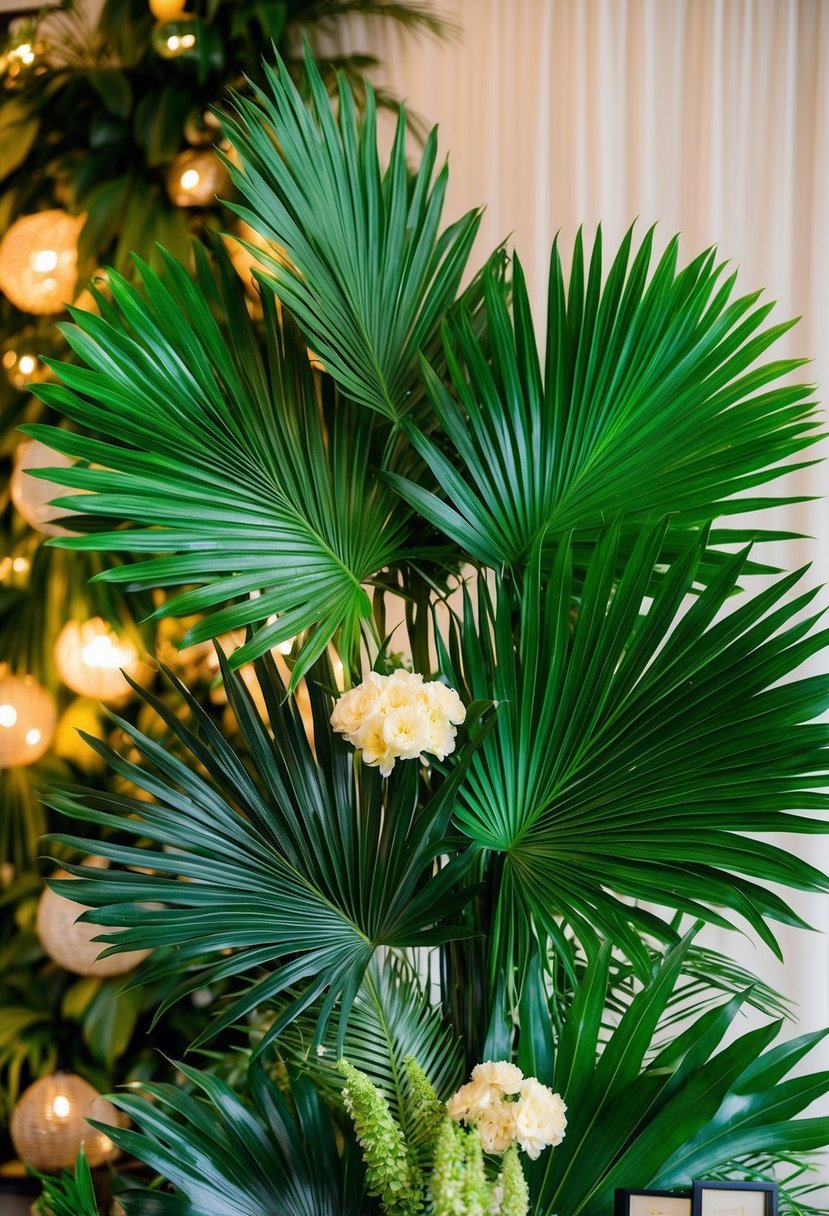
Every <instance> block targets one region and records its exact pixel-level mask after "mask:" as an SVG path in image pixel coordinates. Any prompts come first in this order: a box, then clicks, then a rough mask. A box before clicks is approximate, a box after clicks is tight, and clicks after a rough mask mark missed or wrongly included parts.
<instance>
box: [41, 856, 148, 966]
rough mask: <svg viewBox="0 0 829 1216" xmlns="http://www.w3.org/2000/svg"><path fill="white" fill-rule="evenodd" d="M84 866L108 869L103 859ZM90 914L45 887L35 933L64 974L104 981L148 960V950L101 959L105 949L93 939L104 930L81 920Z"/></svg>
mask: <svg viewBox="0 0 829 1216" xmlns="http://www.w3.org/2000/svg"><path fill="white" fill-rule="evenodd" d="M83 864H84V865H85V866H99V867H101V868H105V867H106V864H107V863H106V862H105V861H104V859H103V858H102V857H86V858H84V863H83ZM52 877H53V878H69V875H68V874H66V873H64V872H63V871H62V870H58V871H57V873H55V874H53V875H52ZM87 911H89V909H88V907H87V906H86V905H85V904H78V903H75V902H74V900H71V899H68V898H67V897H66V896H65V895H58V893H57V892H56V891H52V890H51V889H50V888H49V887H45V888H44V890H43V893H42V894H41V896H40V900H39V902H38V905H37V918H36V920H35V929H36V931H37V935H38V937H39V938H40V941H41V944H42V946H43V949H44V950H45V951H46V953H47V954H48V955H49V957H50V958H51V959H52V960H53V961H54V962H56V963H57V964H58V965H59V966H60V967H63V969H64V970H65V971H72V972H74V973H75V974H76V975H95V976H100V977H102V978H104V977H107V976H113V975H125V974H126V973H127V972H128V971H134V970H135V968H136V967H137V966H138V964H139V963H142V962H143V961H144V959H145V958H147V957H148V956H149V953H150V951H149V950H129V951H126V952H125V953H123V954H111V955H109V956H108V957H107V958H102V959H99V958H98V955H99V954H100V953H101V951H102V950H103V949H104V948H105V947H104V945H103V944H102V943H101V942H96V941H93V940H92V939H93V938H94V937H97V936H98V934H99V933H101V932H102V930H101V926H100V925H92V924H87V923H86V922H84V921H79V920H78V917H79V916H81V915H82V914H83V913H84V912H87Z"/></svg>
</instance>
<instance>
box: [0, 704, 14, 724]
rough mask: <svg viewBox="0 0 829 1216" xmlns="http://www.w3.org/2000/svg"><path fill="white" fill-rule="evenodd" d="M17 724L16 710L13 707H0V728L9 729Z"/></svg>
mask: <svg viewBox="0 0 829 1216" xmlns="http://www.w3.org/2000/svg"><path fill="white" fill-rule="evenodd" d="M16 722H17V710H16V709H15V708H14V706H13V705H0V726H5V727H6V728H7V729H10V728H11V727H12V726H14V725H15V723H16Z"/></svg>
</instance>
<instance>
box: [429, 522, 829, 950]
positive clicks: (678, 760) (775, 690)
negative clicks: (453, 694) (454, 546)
mask: <svg viewBox="0 0 829 1216" xmlns="http://www.w3.org/2000/svg"><path fill="white" fill-rule="evenodd" d="M666 526H667V525H666V524H663V525H662V526H661V527H659V528H657V529H655V530H651V531H646V532H643V533H642V534H641V535H640V537H639V539H638V541H637V543H636V545H635V547H634V550H633V552H632V554H631V556H630V559H629V560H628V561H627V563H626V565H625V567H624V569H623V570H620V569H619V566H618V557H617V549H618V540H619V528H618V527H613V528H610V529H609V530H608V531H607V532H606V534H605V535H604V537H603V538H602V540H601V542H600V544H599V545H598V547H597V549H596V552H595V555H594V557H593V559H592V561H591V563H590V565H589V567H588V569H587V573H586V577H585V581H584V585H583V588H582V590H581V596H580V599H579V601H578V602H577V606H576V609H575V619H574V620H573V618H572V617H571V612H572V611H573V603H574V601H573V593H572V555H571V551H570V546H569V545H568V543H567V542H566V541H564V542H562V543H561V544H560V545H559V547H558V551H557V553H556V555H555V561H554V566H553V571H552V575H551V577H550V579H549V581H548V582H547V583H546V585H543V584H542V578H541V545H540V544H538V545H536V547H535V551H534V554H533V556H532V559H531V562H530V568H529V571H528V575H527V579H526V582H525V584H524V586H523V588H522V589H521V592H520V595H518V594H517V593H516V591H515V589H514V586H513V584H512V583H511V582H510V580H508V579H504V578H501V579H498V580H497V594H496V598H495V601H494V602H493V599H492V597H491V595H490V593H489V591H488V588H487V585H486V583H485V581H484V580H483V579H482V580H480V581H479V584H478V599H479V604H478V609H477V613H476V610H475V608H474V607H473V605H472V602H471V600H470V598H469V596H467V598H466V602H465V611H464V616H463V621H462V627H461V629H460V630H459V629H458V627H457V625H453V626H452V629H451V632H450V638H449V648H448V651H447V649H446V647H442V663H443V667H444V671H445V673H446V674H447V676H448V677H449V679H450V681H451V682H452V683H453V684H454V685H455V686H456V687H460V681H461V678H462V677H461V671H460V668H461V666H462V667H463V671H464V673H465V679H466V682H467V687H468V691H469V695H470V696H480V695H481V692H482V690H483V689H484V688H485V689H486V690H487V693H488V694H489V695H490V696H494V698H495V700H496V701H497V702H499V703H500V704H499V711H498V722H497V726H496V729H495V731H494V732H493V733H492V735H491V736H490V737H489V738H488V739H487V740H486V742H485V743H484V745H483V747H482V749H481V751H480V753H479V754H478V755H477V756H476V757H475V760H474V762H473V765H472V767H471V769H470V771H469V774H468V776H467V779H466V781H465V783H464V785H463V787H462V790H461V794H460V798H459V801H458V809H457V813H456V820H457V823H458V825H459V826H460V827H461V828H462V830H463V831H464V832H466V833H467V834H468V835H469V836H470V837H471V839H472V840H473V841H474V842H475V844H476V845H477V846H478V847H479V848H481V849H486V850H490V851H492V852H493V853H496V854H499V855H501V856H502V860H503V867H504V872H503V880H502V883H501V888H500V896H499V902H498V905H497V907H496V911H495V918H494V926H493V933H494V940H495V943H496V944H495V947H494V949H496V950H497V949H500V950H503V949H505V948H506V943H507V942H508V941H509V940H510V938H511V935H514V934H517V939H518V940H519V941H523V942H526V941H527V933H526V929H525V927H524V926H525V922H526V918H527V915H528V914H529V915H530V916H531V918H532V920H533V921H534V923H535V924H536V925H537V926H543V928H544V931H545V932H546V933H548V934H549V935H550V937H551V939H552V941H553V943H554V944H555V946H556V948H557V949H558V950H560V951H562V952H563V953H564V954H565V955H566V954H567V953H569V947H568V944H567V940H566V938H565V936H564V935H563V932H562V928H561V924H560V922H559V919H558V918H559V917H563V918H564V920H565V921H566V922H567V923H568V924H569V925H570V926H571V927H572V929H573V931H574V933H575V935H576V937H577V938H578V939H579V940H580V941H581V942H582V944H583V945H584V946H585V947H586V949H587V951H588V953H592V951H593V950H595V948H596V945H597V943H598V941H599V940H600V938H602V937H605V938H609V939H610V940H612V941H613V942H615V943H616V944H617V945H619V946H621V947H622V948H623V949H624V951H625V952H626V953H627V955H628V957H629V958H630V959H631V961H633V962H635V963H637V965H638V968H639V970H640V972H643V973H644V974H647V972H648V970H649V967H650V961H649V957H648V955H647V951H645V950H644V947H643V945H642V942H641V938H640V934H642V933H644V934H648V933H654V932H655V933H657V934H658V935H660V936H661V937H662V938H663V940H665V939H667V940H670V939H671V937H672V936H673V934H674V931H673V929H672V928H671V926H670V925H669V924H668V923H667V922H664V921H662V920H661V918H659V917H658V916H657V915H656V914H655V913H653V912H649V911H647V910H646V909H645V908H643V907H637V906H634V905H632V904H630V903H626V902H623V900H622V899H620V898H619V897H620V896H623V897H628V898H632V899H633V900H644V901H650V902H651V903H656V904H659V905H662V906H665V907H669V908H674V909H677V910H679V911H682V912H685V913H688V914H690V915H692V916H694V917H699V918H701V919H703V920H707V921H711V922H714V923H716V924H726V923H729V922H728V921H727V920H726V918H725V917H724V916H723V915H722V913H721V912H720V911H719V907H720V906H721V907H724V908H727V909H731V910H732V911H733V912H735V913H737V914H739V915H740V916H742V917H744V918H745V919H746V920H747V921H748V922H749V923H750V924H751V925H752V926H753V928H754V929H755V930H756V931H757V933H758V934H759V935H760V936H761V938H762V939H763V940H764V941H765V942H767V943H768V945H769V946H771V948H772V949H774V950H777V944H776V941H775V938H774V936H773V934H772V932H771V930H770V928H769V927H768V925H767V924H766V918H772V919H777V920H780V921H783V922H786V923H795V924H797V923H801V922H800V921H799V920H798V918H797V917H796V916H795V915H794V914H793V913H792V912H791V911H790V909H789V908H788V906H787V905H786V903H785V902H784V901H783V900H782V899H781V898H780V897H779V896H778V895H776V894H775V893H774V892H773V891H772V890H771V889H770V884H772V883H779V884H781V885H783V886H788V887H795V888H801V889H806V890H823V891H825V890H827V887H828V886H829V883H828V882H827V879H826V877H825V876H824V875H823V874H821V873H820V872H819V871H818V870H816V869H815V868H813V867H812V866H809V865H808V864H807V863H806V862H804V861H801V860H799V859H798V858H796V857H794V856H791V855H790V854H788V853H786V852H784V851H783V850H782V849H779V848H777V847H775V846H773V845H772V844H769V843H767V842H765V841H762V840H756V839H752V840H750V841H748V840H746V839H745V838H744V836H743V835H742V833H745V832H772V831H791V832H807V833H808V832H824V831H826V830H827V829H826V824H825V823H824V822H821V821H820V820H818V819H816V818H814V819H813V818H808V817H805V816H802V815H797V814H790V813H789V812H790V811H791V809H792V808H793V807H796V808H799V809H801V810H825V809H826V808H827V806H829V798H828V797H827V795H826V794H825V793H820V792H816V790H817V789H818V788H819V787H820V786H822V785H823V784H825V779H826V775H827V761H826V756H827V751H826V748H827V742H829V728H828V727H827V726H826V725H825V724H817V723H815V722H814V719H815V718H817V717H818V716H819V715H820V714H821V713H822V712H823V711H824V710H825V708H826V706H827V704H829V678H827V677H825V676H815V677H809V678H802V679H793V680H789V682H787V683H785V684H782V685H781V684H780V681H781V680H783V679H784V678H787V677H789V676H791V675H792V673H794V672H795V671H796V670H797V668H798V667H799V666H800V664H802V663H803V662H804V661H805V660H807V659H808V658H809V657H810V656H811V655H813V654H815V653H816V652H817V651H818V650H820V649H821V648H822V647H824V646H825V645H826V640H827V634H826V631H812V632H810V628H811V626H812V624H813V623H814V621H815V620H816V619H817V617H813V618H811V619H809V618H808V617H807V619H805V620H804V619H802V614H803V613H804V612H805V610H806V608H807V606H808V605H809V603H810V601H811V600H812V598H813V595H814V592H806V593H802V594H800V595H798V596H797V597H796V598H794V599H792V600H790V601H789V600H786V599H785V597H786V596H787V593H788V592H790V591H791V589H792V588H793V587H794V586H795V585H796V583H797V581H798V578H799V574H794V575H789V576H786V577H785V578H782V579H780V580H778V582H777V583H775V584H774V585H773V586H771V587H769V588H768V589H767V590H765V591H763V592H761V593H760V594H757V595H754V596H753V597H746V598H745V599H744V600H743V602H742V603H741V604H740V605H739V606H738V607H737V608H735V609H734V610H733V611H731V612H730V613H729V614H728V615H727V616H725V617H724V618H723V619H718V617H719V614H720V613H721V612H722V610H723V608H724V607H725V606H726V604H727V603H728V602H729V600H730V598H731V596H732V595H733V593H734V590H735V587H736V585H737V581H738V579H739V577H740V574H741V570H742V567H743V562H744V560H745V555H744V554H737V555H735V556H733V557H731V558H730V559H729V561H728V562H727V563H726V564H725V565H724V566H723V568H722V571H721V572H720V574H719V575H718V576H717V578H716V579H715V580H714V581H712V583H711V584H710V586H709V587H708V588H707V589H706V590H705V591H704V592H703V593H702V594H701V595H700V596H699V597H698V598H697V599H696V600H694V601H693V602H692V603H691V605H690V607H687V597H688V593H689V592H690V590H691V588H692V586H693V584H694V579H695V571H696V568H697V566H698V563H699V561H700V558H701V556H702V554H703V552H704V548H705V541H704V537H703V538H702V539H701V540H699V541H696V542H694V543H693V544H692V545H690V546H689V547H688V549H687V551H686V553H685V554H684V556H683V557H682V558H681V559H680V560H677V561H675V562H673V564H672V565H671V566H670V567H669V568H668V569H667V571H666V572H665V574H664V577H663V579H662V580H661V582H660V584H659V585H658V587H657V588H656V589H655V590H653V589H652V588H651V586H650V584H651V574H652V571H653V568H654V566H655V564H656V562H657V560H658V555H659V552H660V547H661V544H662V538H663V536H664V532H665V527H666ZM800 573H802V572H800ZM650 595H652V597H653V598H652V600H648V599H647V597H648V596H650ZM686 608H687V610H686V611H685V612H684V615H682V614H683V609H686ZM819 615H820V614H817V616H819ZM453 656H454V657H453Z"/></svg>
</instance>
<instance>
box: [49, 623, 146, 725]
mask: <svg viewBox="0 0 829 1216" xmlns="http://www.w3.org/2000/svg"><path fill="white" fill-rule="evenodd" d="M55 662H56V664H57V668H58V674H59V675H60V678H61V680H63V682H64V684H66V686H67V687H68V688H71V689H72V691H73V692H76V693H79V694H80V695H81V696H82V697H94V698H95V700H96V701H104V702H106V703H107V704H109V705H118V704H121V703H122V702H123V701H126V700H128V698H129V697H131V696H132V689H131V687H130V686H129V684H128V683H127V681H126V680H125V679H124V677H123V675H122V674H121V669H122V668H123V669H124V671H126V672H127V674H128V675H130V676H132V677H133V679H135V677H136V676H137V675H138V673H139V671H140V668H141V659H140V656H139V654H138V648H137V647H136V645H135V643H134V642H133V641H132V640H131V639H130V638H127V637H124V636H123V635H120V634H118V633H116V631H115V630H114V629H113V628H112V627H111V626H110V625H108V624H107V622H106V621H104V620H102V619H101V617H93V618H92V619H91V620H88V621H69V622H68V623H67V624H66V625H64V627H63V629H62V630H61V631H60V633H59V634H58V638H57V641H56V642H55Z"/></svg>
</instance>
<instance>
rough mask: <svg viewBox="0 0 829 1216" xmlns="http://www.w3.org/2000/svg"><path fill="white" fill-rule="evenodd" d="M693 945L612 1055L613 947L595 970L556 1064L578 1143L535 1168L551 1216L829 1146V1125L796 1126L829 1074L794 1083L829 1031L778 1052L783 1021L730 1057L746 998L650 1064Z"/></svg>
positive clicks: (668, 967) (667, 961)
mask: <svg viewBox="0 0 829 1216" xmlns="http://www.w3.org/2000/svg"><path fill="white" fill-rule="evenodd" d="M689 944H690V935H689V936H688V937H687V938H685V939H684V940H683V941H682V942H681V943H680V944H679V945H677V946H676V947H674V949H672V950H671V951H670V952H669V953H668V954H667V955H666V956H665V958H664V961H663V962H662V964H661V966H660V967H659V968H658V970H657V971H656V973H655V974H654V975H653V977H652V978H650V979H649V980H648V981H647V982H646V983H645V984H644V986H643V987H642V989H641V991H640V992H639V993H638V994H637V995H636V997H635V998H634V1000H633V1001H632V1002H631V1004H630V1006H629V1008H628V1010H627V1012H626V1013H625V1014H624V1016H623V1017H622V1019H621V1021H620V1022H619V1025H618V1026H617V1027H616V1029H615V1030H614V1032H613V1033H612V1035H611V1037H610V1038H609V1039H608V1040H607V1041H606V1042H605V1043H604V1044H603V1045H602V1044H601V1041H600V1034H601V1027H602V1021H603V1018H604V1011H605V1004H606V996H607V986H608V977H609V962H610V947H609V945H606V946H605V947H603V948H602V950H601V952H600V954H599V955H598V956H597V957H596V958H595V959H594V960H593V962H592V964H591V965H590V967H589V968H588V971H587V973H586V975H585V977H584V981H583V983H582V984H581V986H580V988H579V991H578V992H577V994H576V997H575V1000H574V1002H573V1005H572V1007H571V1009H570V1010H569V1012H568V1015H567V1020H566V1023H565V1026H564V1030H563V1032H562V1035H561V1038H560V1041H559V1047H558V1056H557V1059H556V1071H555V1086H556V1089H557V1090H559V1091H560V1092H561V1093H562V1095H563V1096H564V1098H565V1100H566V1102H567V1104H568V1126H567V1135H566V1137H565V1139H564V1142H563V1144H561V1145H560V1146H559V1147H558V1148H556V1149H555V1150H554V1151H553V1152H552V1153H550V1154H549V1156H548V1157H547V1160H546V1161H544V1160H543V1159H542V1160H541V1161H539V1162H538V1163H536V1164H534V1165H531V1166H530V1167H529V1169H528V1174H529V1176H530V1180H531V1187H532V1189H533V1190H534V1193H535V1210H536V1212H537V1213H538V1214H539V1216H542V1214H543V1216H547V1214H548V1213H552V1212H561V1211H566V1212H571V1213H572V1214H573V1216H600V1213H601V1212H603V1211H607V1209H608V1205H609V1204H610V1203H612V1197H613V1190H614V1188H615V1187H623V1186H631V1187H643V1186H653V1187H671V1186H681V1185H686V1184H687V1183H689V1182H690V1180H691V1179H692V1178H700V1177H707V1176H708V1175H709V1171H711V1170H713V1169H716V1168H717V1167H718V1166H722V1165H724V1164H726V1163H728V1162H731V1161H733V1159H734V1158H735V1157H737V1156H740V1155H749V1154H751V1153H758V1152H763V1153H766V1154H769V1155H770V1156H772V1157H773V1156H775V1155H776V1154H778V1153H779V1154H781V1155H783V1156H785V1155H786V1154H787V1153H791V1152H792V1151H795V1152H798V1151H807V1152H808V1151H810V1150H812V1149H814V1148H817V1147H819V1146H820V1145H822V1144H825V1142H826V1139H827V1136H829V1119H826V1118H805V1119H798V1118H796V1117H795V1116H797V1115H799V1114H800V1113H801V1112H802V1111H803V1110H805V1109H806V1107H807V1106H809V1104H810V1103H811V1102H812V1101H813V1100H814V1099H815V1098H816V1097H817V1096H819V1095H820V1094H822V1093H824V1092H825V1091H826V1087H827V1083H829V1075H828V1074H826V1073H817V1074H811V1075H807V1076H798V1077H796V1078H794V1079H790V1080H784V1079H783V1078H785V1077H786V1076H787V1075H788V1074H789V1073H790V1072H791V1070H792V1069H794V1068H795V1067H796V1066H797V1065H798V1064H799V1063H800V1061H802V1060H803V1059H805V1058H806V1057H807V1056H808V1054H809V1052H810V1051H811V1050H812V1049H813V1048H815V1047H816V1046H817V1045H818V1044H819V1043H820V1041H821V1039H823V1038H824V1037H825V1034H826V1032H825V1031H822V1032H817V1033H813V1034H806V1035H801V1036H800V1037H799V1038H796V1039H792V1040H790V1041H788V1042H784V1043H782V1044H779V1045H777V1046H774V1047H772V1046H771V1044H772V1043H773V1042H774V1040H775V1038H776V1037H777V1035H778V1033H779V1030H780V1026H781V1022H779V1021H778V1022H772V1023H770V1024H769V1025H767V1026H762V1027H760V1028H759V1029H756V1030H751V1031H748V1032H747V1033H745V1034H742V1035H740V1036H739V1037H737V1038H736V1039H734V1040H733V1041H731V1042H730V1043H729V1044H728V1045H727V1046H725V1047H721V1044H722V1042H723V1039H724V1036H725V1035H726V1033H727V1031H728V1029H729V1027H730V1026H731V1025H732V1024H733V1022H734V1019H735V1018H736V1017H737V1015H738V1014H739V1011H740V1008H741V1006H742V1004H743V998H742V997H741V996H739V995H737V996H734V997H732V998H731V999H730V1000H729V1001H727V1002H726V1003H724V1004H722V1005H721V1006H719V1007H718V1008H715V1009H711V1010H709V1011H707V1012H706V1013H704V1014H703V1015H702V1016H701V1017H700V1018H698V1019H697V1020H696V1021H694V1022H693V1023H692V1024H691V1025H690V1026H688V1027H687V1028H686V1029H685V1030H684V1031H682V1032H681V1033H680V1034H678V1035H677V1036H676V1037H675V1038H674V1040H673V1042H672V1043H671V1044H669V1045H668V1046H667V1047H666V1048H664V1050H662V1051H661V1052H659V1053H658V1054H657V1055H656V1056H655V1057H650V1047H651V1039H652V1036H653V1033H654V1030H655V1029H656V1027H657V1026H658V1024H659V1022H660V1020H661V1018H662V1017H663V1016H664V1013H665V1010H666V1008H667V1004H668V1001H669V999H670V996H671V993H672V991H673V989H674V986H675V984H676V982H677V979H678V976H679V975H680V972H681V968H682V965H683V961H684V959H685V957H686V953H687V950H688V947H689ZM718 1049H719V1050H718ZM649 1057H650V1058H649Z"/></svg>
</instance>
